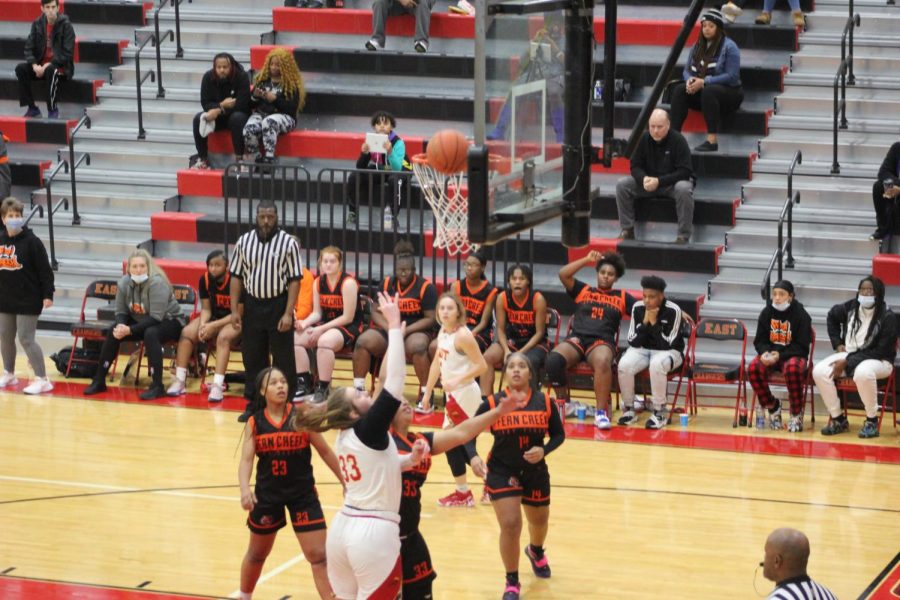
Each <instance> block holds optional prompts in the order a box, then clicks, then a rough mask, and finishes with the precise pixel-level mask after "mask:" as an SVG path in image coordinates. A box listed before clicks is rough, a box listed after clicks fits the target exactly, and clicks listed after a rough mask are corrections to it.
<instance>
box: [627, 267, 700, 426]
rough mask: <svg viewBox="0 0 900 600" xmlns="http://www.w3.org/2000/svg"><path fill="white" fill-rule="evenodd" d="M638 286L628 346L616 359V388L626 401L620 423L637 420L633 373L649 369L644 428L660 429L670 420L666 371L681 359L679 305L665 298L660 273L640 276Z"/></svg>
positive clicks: (675, 367)
mask: <svg viewBox="0 0 900 600" xmlns="http://www.w3.org/2000/svg"><path fill="white" fill-rule="evenodd" d="M641 287H642V288H643V300H640V301H638V302H636V303H635V305H634V306H633V307H632V308H631V325H630V326H629V328H628V346H629V348H628V350H626V351H625V354H623V355H622V358H621V359H620V360H619V390H620V391H621V394H622V403H623V404H624V405H625V412H624V413H623V414H622V416H621V417H620V418H619V425H631V424H633V423H636V422H637V420H638V418H637V414H636V411H635V409H636V408H639V406H638V401H636V400H635V397H634V377H635V375H637V374H638V373H640V372H641V371H643V370H644V369H649V370H650V392H651V401H652V403H653V414H652V415H651V416H650V418H649V419H648V420H647V429H662V428H663V427H665V426H666V424H667V423H668V422H669V417H668V414H667V413H666V401H667V398H666V391H667V387H668V375H669V373H671V372H672V371H674V370H675V369H677V368H678V367H680V366H681V363H682V361H683V360H684V336H683V335H682V323H683V321H682V316H681V308H680V307H679V306H678V305H677V304H675V303H674V302H672V301H671V300H668V299H666V295H665V291H666V282H665V280H663V278H662V277H657V276H655V275H647V276H646V277H642V278H641Z"/></svg>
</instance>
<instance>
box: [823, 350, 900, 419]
mask: <svg viewBox="0 0 900 600" xmlns="http://www.w3.org/2000/svg"><path fill="white" fill-rule="evenodd" d="M896 347H897V348H900V338H898V339H897V344H896ZM898 362H900V359H895V362H894V368H893V369H891V373H890V375H888V376H887V377H886V378H885V379H879V380H878V394H877V395H876V396H875V398H876V401H877V402H876V406H877V407H878V431H879V432H880V431H881V422H882V421H883V420H884V411H885V408H886V407H887V404H888V402H890V405H891V412H892V413H893V415H894V428H895V429H896V428H897V369H898V366H897V363H898ZM834 384H835V386H836V387H837V390H838V398H840V400H841V407H842V408H843V410H844V416H845V417H846V416H848V415H849V411H848V409H847V394H848V393H856V382H855V381H853V378H852V377H841V378H839V379H835V380H834Z"/></svg>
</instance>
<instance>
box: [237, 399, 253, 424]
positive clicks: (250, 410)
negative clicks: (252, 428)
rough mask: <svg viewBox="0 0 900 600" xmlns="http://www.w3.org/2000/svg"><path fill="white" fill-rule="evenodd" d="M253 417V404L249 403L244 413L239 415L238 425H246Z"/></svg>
mask: <svg viewBox="0 0 900 600" xmlns="http://www.w3.org/2000/svg"><path fill="white" fill-rule="evenodd" d="M252 416H253V403H252V402H247V408H245V409H244V412H242V413H241V414H239V415H238V419H237V420H238V423H246V422H247V419H249V418H250V417H252Z"/></svg>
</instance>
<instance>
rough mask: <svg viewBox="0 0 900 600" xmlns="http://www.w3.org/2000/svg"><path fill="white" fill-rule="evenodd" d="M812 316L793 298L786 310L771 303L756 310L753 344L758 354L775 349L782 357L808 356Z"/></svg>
mask: <svg viewBox="0 0 900 600" xmlns="http://www.w3.org/2000/svg"><path fill="white" fill-rule="evenodd" d="M811 340H812V319H811V318H810V316H809V313H808V312H806V309H805V308H803V305H802V304H801V303H799V302H797V300H793V301H792V302H791V305H790V306H788V308H787V310H775V308H774V307H773V306H772V303H771V302H770V303H768V304H766V307H765V308H764V309H762V312H761V313H759V322H757V324H756V337H755V338H754V339H753V347H754V348H756V353H757V354H764V353H766V352H778V354H779V355H780V357H781V359H782V360H784V359H786V358H791V357H793V356H799V357H801V358H806V357H808V356H809V344H810V342H811Z"/></svg>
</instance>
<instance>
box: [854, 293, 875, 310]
mask: <svg viewBox="0 0 900 600" xmlns="http://www.w3.org/2000/svg"><path fill="white" fill-rule="evenodd" d="M856 300H857V301H858V302H859V305H860V306H862V307H863V308H872V307H873V306H875V296H862V295H860V296H857V297H856Z"/></svg>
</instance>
